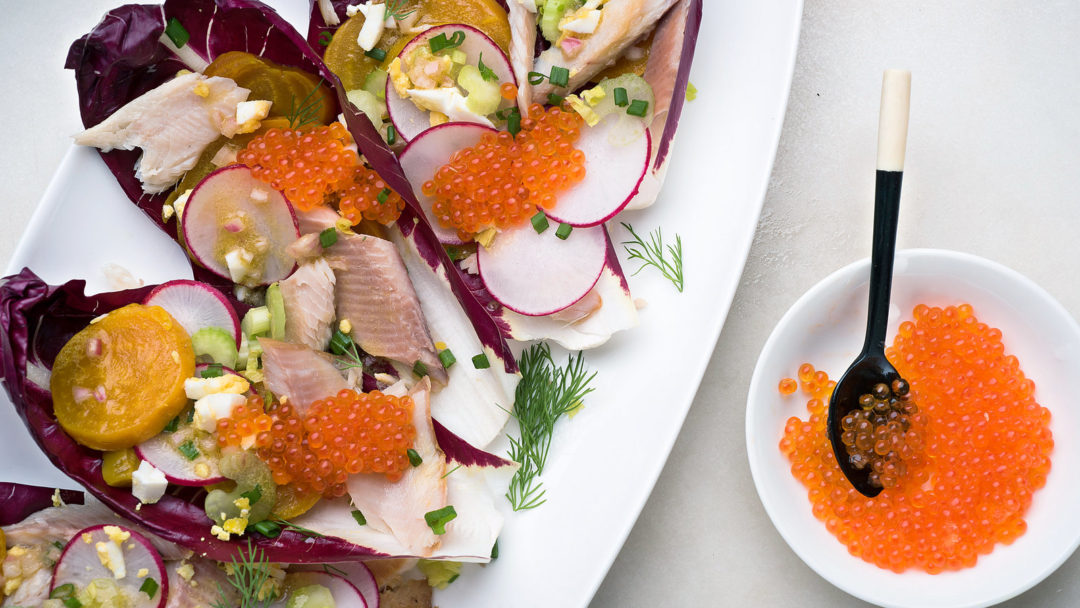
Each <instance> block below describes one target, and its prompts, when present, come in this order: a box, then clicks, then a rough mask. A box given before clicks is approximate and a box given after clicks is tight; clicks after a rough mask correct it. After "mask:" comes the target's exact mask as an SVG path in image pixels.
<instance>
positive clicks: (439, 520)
mask: <svg viewBox="0 0 1080 608" xmlns="http://www.w3.org/2000/svg"><path fill="white" fill-rule="evenodd" d="M455 517H457V511H455V510H454V505H446V506H445V507H443V508H441V509H436V510H435V511H428V512H427V513H424V521H426V522H427V525H428V527H429V528H431V531H432V532H434V533H435V534H439V535H442V534H446V524H448V523H450V522H451V521H453V520H454V518H455Z"/></svg>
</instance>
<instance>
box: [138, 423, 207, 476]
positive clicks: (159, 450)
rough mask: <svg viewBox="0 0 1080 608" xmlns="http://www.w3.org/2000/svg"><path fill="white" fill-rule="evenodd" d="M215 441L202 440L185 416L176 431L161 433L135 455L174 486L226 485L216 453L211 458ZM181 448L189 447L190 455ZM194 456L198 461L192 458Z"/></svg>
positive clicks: (141, 445)
mask: <svg viewBox="0 0 1080 608" xmlns="http://www.w3.org/2000/svg"><path fill="white" fill-rule="evenodd" d="M186 413H187V411H186V410H185V414H186ZM213 441H214V439H213V437H207V436H206V435H205V434H203V435H202V436H200V435H199V433H198V431H197V429H196V428H195V426H194V425H193V424H192V423H190V422H188V421H187V419H186V418H184V414H181V415H180V422H179V424H177V426H176V430H174V431H173V432H171V433H169V432H161V433H158V434H157V435H154V436H153V437H151V438H150V439H147V440H146V441H144V442H142V443H140V444H139V445H137V446H135V455H136V456H138V457H139V458H140V459H141V460H145V461H147V462H149V463H150V464H152V465H154V468H155V469H157V470H159V471H161V472H162V473H164V474H165V479H166V480H168V482H169V483H171V484H175V485H178V486H209V485H212V484H215V483H220V482H222V481H225V477H224V476H222V474H221V471H220V469H218V459H217V456H216V451H215V453H214V455H208V454H207V451H208V450H209V449H212V448H213V445H212V443H213ZM181 446H187V447H186V448H185V450H186V451H187V454H185V452H184V451H182V450H181ZM191 455H194V457H193V458H191V457H189V456H191Z"/></svg>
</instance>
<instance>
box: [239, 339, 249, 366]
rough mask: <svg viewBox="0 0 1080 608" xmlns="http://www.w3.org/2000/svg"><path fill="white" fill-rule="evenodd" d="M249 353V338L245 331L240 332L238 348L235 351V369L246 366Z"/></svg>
mask: <svg viewBox="0 0 1080 608" xmlns="http://www.w3.org/2000/svg"><path fill="white" fill-rule="evenodd" d="M250 355H251V340H248V336H247V333H241V334H240V348H239V349H237V351H236V369H245V368H247V362H248V357H249V356H250Z"/></svg>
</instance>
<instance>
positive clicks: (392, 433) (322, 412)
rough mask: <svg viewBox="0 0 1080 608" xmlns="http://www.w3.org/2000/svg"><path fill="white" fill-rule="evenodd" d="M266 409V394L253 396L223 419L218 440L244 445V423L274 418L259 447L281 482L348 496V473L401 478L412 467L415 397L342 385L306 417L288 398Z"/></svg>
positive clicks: (260, 436) (261, 434)
mask: <svg viewBox="0 0 1080 608" xmlns="http://www.w3.org/2000/svg"><path fill="white" fill-rule="evenodd" d="M262 409H263V400H262V398H261V397H259V396H257V395H256V396H252V397H249V398H248V405H247V407H246V408H243V407H242V408H236V409H234V410H233V413H232V416H231V417H229V418H223V419H221V420H219V421H218V444H219V445H222V446H225V445H239V444H240V442H242V441H243V437H244V436H245V435H242V431H241V430H240V429H241V427H242V426H243V428H244V429H245V430H246V429H247V428H248V427H246V426H244V425H245V423H251V424H252V425H253V426H254V425H255V424H260V425H261V424H263V423H262V422H261V421H262V419H263V417H267V418H269V419H270V425H269V427H268V428H267V429H266V431H260V432H258V434H257V436H256V438H255V441H254V447H255V448H256V449H257V450H258V454H259V457H260V458H261V459H262V460H263V462H265V463H266V464H267V465H268V466H269V467H270V470H271V471H272V472H273V474H274V483H276V484H278V485H284V484H293V485H294V486H296V487H297V488H298V489H300V490H302V491H311V492H318V493H321V494H322V495H323V496H326V497H337V496H344V495H345V492H346V487H345V480H346V478H347V477H348V476H349V475H355V474H357V473H382V474H385V475H386V477H387V478H388V479H390V480H391V481H396V480H398V479H400V478H401V475H402V474H403V473H404V472H405V470H406V469H407V468H408V467H409V466H410V464H409V458H408V454H407V453H406V451H407V450H408V449H409V448H410V447H412V444H413V440H414V439H415V438H416V428H415V427H414V426H413V424H412V409H413V401H412V398H410V397H395V396H392V395H384V394H383V393H381V392H379V391H372V392H370V393H356V392H355V391H351V390H343V391H341V392H340V393H338V394H337V395H335V396H333V397H329V398H327V399H324V400H321V401H316V402H314V403H312V404H311V405H310V406H308V408H307V411H306V412H305V413H304V415H303V416H301V415H300V413H299V412H298V411H297V410H296V408H295V407H293V406H292V404H289V403H285V404H281V405H277V406H276V407H275V408H273V409H272V410H271V411H270V413H269V415H268V414H265V413H263V412H262ZM253 419H254V421H253ZM234 440H235V441H236V443H232V442H233V441H234Z"/></svg>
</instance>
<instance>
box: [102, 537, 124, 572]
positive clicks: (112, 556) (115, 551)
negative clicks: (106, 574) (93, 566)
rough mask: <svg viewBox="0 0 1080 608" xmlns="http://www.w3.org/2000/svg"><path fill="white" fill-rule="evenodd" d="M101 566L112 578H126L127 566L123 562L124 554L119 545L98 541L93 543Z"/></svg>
mask: <svg viewBox="0 0 1080 608" xmlns="http://www.w3.org/2000/svg"><path fill="white" fill-rule="evenodd" d="M94 550H95V551H96V552H97V556H98V559H99V560H101V565H102V566H105V567H106V568H108V569H109V570H110V571H111V572H112V573H113V578H116V579H121V578H124V577H125V576H127V564H126V563H125V562H124V553H123V551H122V550H121V549H120V545H118V544H116V542H114V541H100V542H97V543H94Z"/></svg>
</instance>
